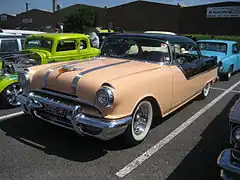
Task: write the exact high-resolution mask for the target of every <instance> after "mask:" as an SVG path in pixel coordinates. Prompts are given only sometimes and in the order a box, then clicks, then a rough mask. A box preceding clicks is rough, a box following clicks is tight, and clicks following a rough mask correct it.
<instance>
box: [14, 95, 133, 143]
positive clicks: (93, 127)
mask: <svg viewBox="0 0 240 180" xmlns="http://www.w3.org/2000/svg"><path fill="white" fill-rule="evenodd" d="M17 99H18V101H19V102H20V103H21V106H22V108H23V111H24V112H26V113H27V114H29V115H31V116H32V117H33V118H36V117H37V118H40V119H42V120H44V121H47V122H50V123H52V124H55V125H57V126H61V127H64V128H67V129H70V130H74V131H75V132H77V133H78V134H80V135H88V136H93V137H96V138H98V139H101V140H110V139H112V138H114V137H116V136H119V135H121V134H122V133H124V132H125V130H126V128H127V126H128V125H129V123H131V121H132V117H131V116H128V117H125V118H122V119H116V120H106V119H104V118H97V117H92V116H89V115H87V114H84V113H82V112H81V107H80V106H66V105H64V104H56V106H61V108H63V109H64V110H66V111H67V112H69V113H68V114H67V115H66V116H65V121H62V119H63V118H62V117H59V116H57V115H53V114H49V113H48V112H46V114H47V115H45V112H44V110H43V107H44V103H46V101H47V100H46V99H44V98H42V99H41V98H39V97H35V96H33V95H31V93H30V95H28V96H25V95H20V96H19V97H18V98H17ZM47 103H48V104H49V103H51V104H52V105H53V106H54V103H53V102H52V101H51V100H48V102H47ZM40 110H42V111H41V113H39V111H40ZM66 120H68V121H66Z"/></svg>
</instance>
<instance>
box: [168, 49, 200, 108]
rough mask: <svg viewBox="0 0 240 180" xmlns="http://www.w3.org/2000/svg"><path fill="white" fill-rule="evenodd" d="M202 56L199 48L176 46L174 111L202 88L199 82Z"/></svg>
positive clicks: (174, 55) (174, 57)
mask: <svg viewBox="0 0 240 180" xmlns="http://www.w3.org/2000/svg"><path fill="white" fill-rule="evenodd" d="M199 60H200V55H199V52H198V50H197V47H196V46H194V45H191V44H175V45H174V52H173V66H171V69H172V73H173V104H172V109H174V108H177V107H178V106H180V105H181V104H183V103H184V102H186V101H187V100H189V99H190V98H192V97H193V96H195V95H196V94H197V93H198V92H199V90H200V87H201V86H203V85H202V84H201V82H198V80H199V79H198V75H199V74H200V73H201V72H200V70H199V69H200V67H199V66H200V64H199V63H198V62H199Z"/></svg>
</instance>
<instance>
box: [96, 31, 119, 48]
mask: <svg viewBox="0 0 240 180" xmlns="http://www.w3.org/2000/svg"><path fill="white" fill-rule="evenodd" d="M114 34H119V33H118V32H101V33H99V34H98V37H99V42H100V45H99V47H101V45H102V43H103V41H104V39H105V38H106V37H108V36H111V35H114Z"/></svg>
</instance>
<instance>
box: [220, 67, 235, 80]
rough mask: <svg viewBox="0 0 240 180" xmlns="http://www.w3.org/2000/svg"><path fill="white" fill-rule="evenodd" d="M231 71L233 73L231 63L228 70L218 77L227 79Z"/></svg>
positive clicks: (229, 77)
mask: <svg viewBox="0 0 240 180" xmlns="http://www.w3.org/2000/svg"><path fill="white" fill-rule="evenodd" d="M232 73H233V66H232V65H231V66H230V67H229V69H228V72H227V73H225V74H222V75H221V76H220V79H221V80H226V81H228V80H230V79H231V77H232Z"/></svg>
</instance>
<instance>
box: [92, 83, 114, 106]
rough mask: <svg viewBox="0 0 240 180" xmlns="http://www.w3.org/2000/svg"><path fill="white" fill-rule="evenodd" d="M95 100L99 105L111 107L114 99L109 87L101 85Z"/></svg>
mask: <svg viewBox="0 0 240 180" xmlns="http://www.w3.org/2000/svg"><path fill="white" fill-rule="evenodd" d="M96 100H97V103H98V104H99V105H102V106H104V107H111V106H112V104H113V101H114V95H113V92H112V90H111V88H109V87H106V86H103V87H101V88H100V89H99V91H98V92H97V94H96Z"/></svg>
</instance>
